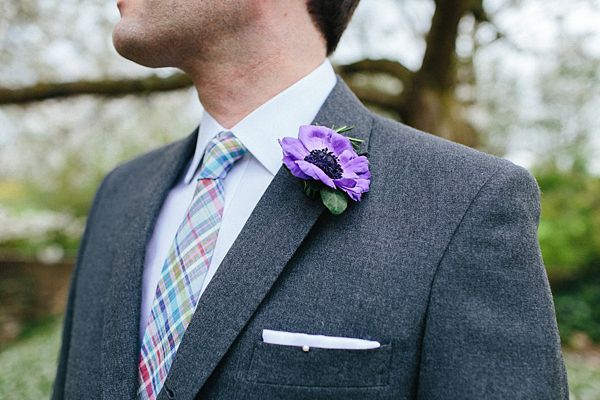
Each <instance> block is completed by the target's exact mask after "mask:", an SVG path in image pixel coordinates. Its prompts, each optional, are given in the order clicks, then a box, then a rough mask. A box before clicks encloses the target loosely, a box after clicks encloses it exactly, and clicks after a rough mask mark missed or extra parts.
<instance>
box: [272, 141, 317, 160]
mask: <svg viewBox="0 0 600 400" xmlns="http://www.w3.org/2000/svg"><path fill="white" fill-rule="evenodd" d="M279 145H280V146H281V149H282V150H283V154H284V155H285V156H290V157H292V158H293V159H294V160H303V159H304V157H306V156H307V155H308V154H309V153H310V152H309V151H308V150H307V149H306V147H304V145H303V144H302V142H301V141H299V140H298V139H294V138H290V137H286V138H283V140H279Z"/></svg>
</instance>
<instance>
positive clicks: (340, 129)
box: [331, 125, 354, 133]
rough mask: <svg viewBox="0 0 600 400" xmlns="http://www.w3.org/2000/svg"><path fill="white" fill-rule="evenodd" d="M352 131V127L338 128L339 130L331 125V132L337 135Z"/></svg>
mask: <svg viewBox="0 0 600 400" xmlns="http://www.w3.org/2000/svg"><path fill="white" fill-rule="evenodd" d="M352 129H354V126H346V125H344V126H340V127H339V128H336V127H335V125H333V126H332V127H331V130H334V131H336V132H337V133H344V132H348V131H351V130H352Z"/></svg>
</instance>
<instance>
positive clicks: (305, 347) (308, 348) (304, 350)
mask: <svg viewBox="0 0 600 400" xmlns="http://www.w3.org/2000/svg"><path fill="white" fill-rule="evenodd" d="M309 350H310V347H308V346H307V345H304V346H302V351H303V352H305V353H308V351H309Z"/></svg>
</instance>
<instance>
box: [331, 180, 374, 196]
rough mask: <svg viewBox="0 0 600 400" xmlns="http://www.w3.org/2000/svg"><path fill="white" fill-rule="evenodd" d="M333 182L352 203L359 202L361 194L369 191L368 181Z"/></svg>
mask: <svg viewBox="0 0 600 400" xmlns="http://www.w3.org/2000/svg"><path fill="white" fill-rule="evenodd" d="M334 182H335V184H336V185H337V186H338V187H339V188H340V189H341V190H343V191H344V192H346V193H348V196H350V198H351V199H352V200H354V201H360V199H361V196H362V194H363V193H366V192H368V191H369V184H370V181H369V180H368V179H336V180H335V181H334Z"/></svg>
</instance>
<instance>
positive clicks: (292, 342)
mask: <svg viewBox="0 0 600 400" xmlns="http://www.w3.org/2000/svg"><path fill="white" fill-rule="evenodd" d="M262 338H263V342H264V343H269V344H277V345H281V346H297V347H302V348H310V347H317V348H321V349H338V350H368V349H377V348H379V347H380V346H381V344H380V343H379V342H376V341H373V340H365V339H355V338H348V337H338V336H324V335H310V334H307V333H297V332H285V331H274V330H271V329H263V332H262Z"/></svg>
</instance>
